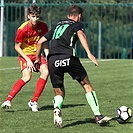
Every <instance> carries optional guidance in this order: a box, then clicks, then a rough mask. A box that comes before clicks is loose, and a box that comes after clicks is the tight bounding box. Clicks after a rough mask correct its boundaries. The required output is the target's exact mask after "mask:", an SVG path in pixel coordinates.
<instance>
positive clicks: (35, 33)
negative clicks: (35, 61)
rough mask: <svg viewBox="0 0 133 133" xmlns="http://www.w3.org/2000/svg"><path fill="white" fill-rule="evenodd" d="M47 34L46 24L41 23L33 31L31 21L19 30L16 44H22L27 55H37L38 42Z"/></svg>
mask: <svg viewBox="0 0 133 133" xmlns="http://www.w3.org/2000/svg"><path fill="white" fill-rule="evenodd" d="M46 32H48V27H47V25H46V23H44V22H42V21H39V22H38V23H37V26H36V28H34V29H33V28H32V27H31V25H30V24H29V21H26V22H24V23H23V24H22V25H21V26H20V27H19V28H18V29H17V32H16V38H15V42H16V43H22V44H21V48H22V50H23V52H24V53H25V54H26V55H35V54H36V45H37V42H38V41H39V39H40V38H41V37H42V36H43V35H44V34H45V33H46Z"/></svg>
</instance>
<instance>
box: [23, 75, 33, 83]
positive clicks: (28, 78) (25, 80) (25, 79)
mask: <svg viewBox="0 0 133 133" xmlns="http://www.w3.org/2000/svg"><path fill="white" fill-rule="evenodd" d="M22 80H23V81H24V82H29V81H30V80H31V76H23V77H22Z"/></svg>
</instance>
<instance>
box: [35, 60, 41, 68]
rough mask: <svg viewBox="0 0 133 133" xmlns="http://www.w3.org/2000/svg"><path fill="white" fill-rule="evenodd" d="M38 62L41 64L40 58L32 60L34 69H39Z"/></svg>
mask: <svg viewBox="0 0 133 133" xmlns="http://www.w3.org/2000/svg"><path fill="white" fill-rule="evenodd" d="M40 64H41V61H40V60H36V61H35V62H34V67H35V68H36V71H37V70H39V68H40Z"/></svg>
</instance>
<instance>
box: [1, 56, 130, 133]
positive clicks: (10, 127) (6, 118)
mask: <svg viewBox="0 0 133 133" xmlns="http://www.w3.org/2000/svg"><path fill="white" fill-rule="evenodd" d="M81 61H82V63H83V65H84V66H85V68H86V70H87V72H88V75H89V78H90V80H91V83H92V85H93V87H94V88H95V91H96V93H97V96H98V99H99V104H100V109H101V113H102V114H104V115H108V116H110V117H114V116H115V111H116V109H117V108H118V107H119V106H121V105H126V106H129V107H130V108H131V109H132V110H133V106H132V105H133V89H132V88H133V79H132V76H133V75H132V73H133V72H132V71H133V61H132V60H99V67H95V66H94V64H93V63H90V61H89V60H88V59H81ZM17 63H18V62H17V57H2V58H0V104H1V103H2V102H3V101H4V100H5V98H6V96H7V95H8V93H9V91H10V90H11V87H12V86H13V84H14V83H15V82H16V80H17V79H19V78H20V77H21V73H20V70H19V66H18V64H17ZM38 77H39V73H38V74H36V73H33V77H32V80H31V81H30V82H29V83H28V84H26V85H25V86H24V87H23V89H22V90H21V91H20V92H19V93H18V95H17V96H16V97H15V98H14V99H13V101H12V108H11V109H10V110H6V111H5V110H2V109H0V133H8V132H9V133H119V132H121V133H132V132H133V119H131V121H130V122H129V123H127V124H119V123H118V122H117V121H115V120H114V121H111V122H110V124H109V125H107V126H99V125H97V124H95V123H94V119H93V117H94V116H93V113H92V111H91V109H90V107H89V105H88V104H87V101H86V99H85V95H84V91H83V89H82V88H81V86H80V85H79V84H78V83H77V82H76V81H74V80H72V79H71V77H70V76H69V75H67V74H66V75H65V86H66V97H65V101H64V105H63V109H62V115H63V128H62V129H58V128H55V127H54V125H53V103H52V99H53V97H54V93H53V89H52V86H51V82H50V80H49V79H48V82H47V85H46V87H45V90H44V92H43V93H42V95H41V97H40V99H39V101H38V104H39V112H36V113H34V112H32V111H31V110H30V109H29V107H28V106H27V103H28V101H29V100H30V99H31V97H32V96H33V92H34V90H35V84H36V81H37V79H38Z"/></svg>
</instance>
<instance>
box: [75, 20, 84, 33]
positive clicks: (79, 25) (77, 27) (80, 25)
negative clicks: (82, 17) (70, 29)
mask: <svg viewBox="0 0 133 133" xmlns="http://www.w3.org/2000/svg"><path fill="white" fill-rule="evenodd" d="M74 30H75V31H76V32H77V31H78V30H82V31H83V32H84V26H83V24H82V23H80V22H78V23H75V27H74Z"/></svg>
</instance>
